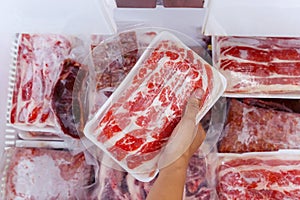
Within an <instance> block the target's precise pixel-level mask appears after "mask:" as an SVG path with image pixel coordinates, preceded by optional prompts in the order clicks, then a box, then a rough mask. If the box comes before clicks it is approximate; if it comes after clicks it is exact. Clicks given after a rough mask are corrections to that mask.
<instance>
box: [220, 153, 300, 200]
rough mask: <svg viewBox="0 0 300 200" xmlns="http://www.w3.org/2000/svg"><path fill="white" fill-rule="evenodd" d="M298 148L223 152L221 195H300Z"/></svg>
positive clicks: (277, 198) (275, 197) (274, 199)
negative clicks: (296, 149) (292, 149)
mask: <svg viewBox="0 0 300 200" xmlns="http://www.w3.org/2000/svg"><path fill="white" fill-rule="evenodd" d="M299 158H300V154H299V151H294V152H291V151H280V152H276V153H273V152H267V153H266V152H264V153H263V152H262V153H245V154H224V155H223V154H220V155H219V162H218V163H219V164H218V166H217V170H216V176H217V185H216V189H217V194H218V199H220V200H225V199H241V200H244V199H245V200H246V199H247V200H248V199H272V200H282V199H293V200H296V199H300V187H299V184H300V182H299V177H300V160H299Z"/></svg>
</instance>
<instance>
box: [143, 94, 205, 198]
mask: <svg viewBox="0 0 300 200" xmlns="http://www.w3.org/2000/svg"><path fill="white" fill-rule="evenodd" d="M202 94H203V92H201V91H196V93H194V94H193V95H192V97H191V98H190V99H189V101H188V103H187V106H186V109H185V112H184V115H183V116H182V118H181V120H180V122H179V123H178V125H177V126H176V127H175V129H174V131H173V133H172V136H171V138H170V140H169V142H168V144H167V145H166V147H165V150H164V152H163V153H162V155H161V157H160V160H159V167H160V169H161V170H160V172H159V175H158V178H157V179H156V181H155V182H154V184H153V186H152V188H151V190H150V192H149V194H148V196H147V200H156V199H160V200H181V199H182V197H183V191H184V184H185V179H186V171H187V168H188V163H189V160H190V158H191V157H192V155H193V154H194V153H195V152H196V151H197V149H198V148H199V146H200V145H201V144H202V142H203V140H204V138H205V132H204V130H203V128H202V126H201V124H198V125H197V124H196V116H197V114H198V113H199V111H200V99H201V97H202ZM174 155H176V156H174Z"/></svg>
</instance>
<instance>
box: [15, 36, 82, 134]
mask: <svg viewBox="0 0 300 200" xmlns="http://www.w3.org/2000/svg"><path fill="white" fill-rule="evenodd" d="M19 38H20V39H19V43H18V44H17V46H18V54H17V58H16V66H15V68H16V69H15V70H16V74H15V77H14V79H15V80H16V81H15V84H14V91H13V94H12V102H11V104H12V105H11V112H10V122H11V123H12V124H13V125H14V126H15V127H16V128H18V129H21V130H25V131H37V132H52V133H56V134H58V133H64V134H67V135H69V136H72V137H74V138H79V135H80V133H79V132H80V131H78V129H80V126H82V125H83V124H82V123H83V121H84V115H83V114H82V110H83V109H84V108H83V104H84V102H83V100H82V96H84V95H82V91H85V90H83V89H82V88H84V87H85V82H86V79H87V68H86V67H83V66H82V65H81V64H80V63H78V62H76V61H75V60H71V59H72V58H73V57H76V52H79V53H82V52H83V53H84V45H83V42H82V41H81V40H80V39H79V38H76V37H72V36H62V35H54V34H44V35H43V34H32V35H30V34H21V35H20V36H19ZM81 56H83V55H81ZM76 58H77V57H76ZM65 82H66V83H65ZM64 84H65V85H64ZM75 92H76V94H75ZM74 102H76V104H73V103H74ZM74 110H76V111H77V113H76V114H77V116H75V114H74V113H75V112H74V113H73V111H74ZM74 118H75V120H74ZM67 126H68V127H67ZM81 129H82V127H81Z"/></svg>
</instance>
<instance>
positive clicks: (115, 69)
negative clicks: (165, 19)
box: [91, 29, 157, 112]
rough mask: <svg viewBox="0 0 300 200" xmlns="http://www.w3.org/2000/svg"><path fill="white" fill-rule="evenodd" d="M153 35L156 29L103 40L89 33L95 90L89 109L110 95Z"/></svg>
mask: <svg viewBox="0 0 300 200" xmlns="http://www.w3.org/2000/svg"><path fill="white" fill-rule="evenodd" d="M156 35H157V31H151V30H148V29H147V30H145V29H141V30H139V29H137V30H134V31H125V32H121V33H119V34H118V35H117V36H114V37H112V38H106V39H105V38H104V37H101V36H97V35H94V36H93V38H92V41H93V45H92V47H91V48H92V59H93V63H94V66H95V72H96V75H95V76H96V78H95V79H96V81H95V82H96V83H95V84H96V91H95V103H94V104H95V106H94V108H92V112H96V111H97V110H98V109H99V108H100V107H101V106H102V105H103V104H104V102H105V101H106V100H107V99H108V97H110V95H111V94H112V93H113V91H114V90H115V88H117V86H118V85H119V84H120V83H121V82H122V81H123V80H124V78H125V77H126V75H127V74H128V73H129V72H130V70H131V69H132V67H133V66H134V65H135V63H136V62H137V60H138V59H139V57H140V56H141V54H142V53H143V52H144V50H145V49H146V47H147V46H148V45H149V43H150V42H151V41H152V39H153V38H154V37H155V36H156ZM99 40H101V42H100V41H99Z"/></svg>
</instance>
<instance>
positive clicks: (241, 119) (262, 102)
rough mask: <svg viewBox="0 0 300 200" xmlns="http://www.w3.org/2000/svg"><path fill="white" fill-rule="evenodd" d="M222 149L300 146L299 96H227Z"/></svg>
mask: <svg viewBox="0 0 300 200" xmlns="http://www.w3.org/2000/svg"><path fill="white" fill-rule="evenodd" d="M228 104H229V105H228V115H227V120H226V122H225V126H224V130H223V132H222V136H221V137H220V141H219V144H218V151H219V152H221V153H245V152H261V151H278V150H280V149H300V143H299V141H300V124H299V121H300V109H299V106H298V104H299V100H291V99H248V98H246V99H228Z"/></svg>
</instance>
